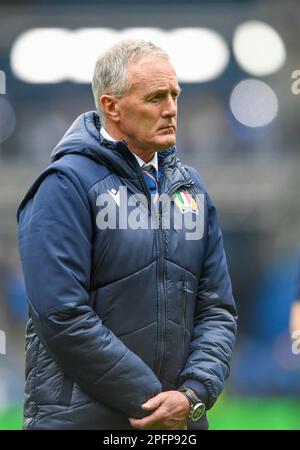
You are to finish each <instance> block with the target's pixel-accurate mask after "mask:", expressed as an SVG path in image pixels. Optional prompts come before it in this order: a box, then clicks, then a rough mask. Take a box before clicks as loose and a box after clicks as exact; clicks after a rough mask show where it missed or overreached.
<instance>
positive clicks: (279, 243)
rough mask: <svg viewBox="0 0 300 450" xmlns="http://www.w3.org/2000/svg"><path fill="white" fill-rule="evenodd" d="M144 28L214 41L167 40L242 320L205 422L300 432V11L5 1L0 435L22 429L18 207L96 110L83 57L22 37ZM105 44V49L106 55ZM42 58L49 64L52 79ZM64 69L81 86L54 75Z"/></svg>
mask: <svg viewBox="0 0 300 450" xmlns="http://www.w3.org/2000/svg"><path fill="white" fill-rule="evenodd" d="M248 21H255V22H254V23H252V24H250V25H251V26H250V25H249V24H247V22H248ZM257 22H259V23H257ZM149 27H150V28H155V29H156V31H157V30H159V31H158V32H159V33H161V32H165V36H166V35H168V33H171V32H172V31H173V32H174V30H175V31H176V30H177V31H176V32H178V29H179V31H180V30H181V32H182V29H187V28H201V29H203V28H204V29H206V30H210V31H212V32H213V34H214V33H217V36H216V35H215V34H214V36H213V37H214V39H212V41H209V39H210V36H211V33H210V32H208V33H207V32H206V34H205V35H203V36H205V39H206V41H205V46H206V50H207V48H209V49H210V51H205V49H204V51H203V48H202V47H201V45H202V44H201V42H200V41H199V42H198V41H197V39H198V38H197V36H198V35H197V32H196V33H195V34H194V35H193V34H191V35H189V36H190V38H189V39H187V36H188V35H187V34H184V33H185V31H183V34H181V35H180V36H181V39H180V38H179V39H178V36H177V41H176V38H175V37H174V40H173V44H174V47H176V46H178V47H176V48H175V50H176V51H175V56H176V55H177V64H178V65H180V64H182V67H180V68H179V67H178V69H179V72H180V73H181V74H182V81H181V85H182V87H183V93H182V96H181V98H180V103H179V130H178V153H179V155H180V156H181V157H182V159H183V160H184V162H186V163H187V164H190V165H193V166H194V167H196V168H197V169H198V170H199V171H200V173H201V175H202V178H203V180H204V182H205V183H206V186H207V188H208V190H209V192H210V193H211V195H212V197H213V198H214V200H215V202H216V204H217V206H218V210H219V215H220V220H221V224H222V228H223V232H224V239H225V248H226V251H227V257H228V263H229V269H230V273H231V277H232V282H233V288H234V295H235V299H236V302H237V306H238V310H239V334H238V340H237V345H236V349H235V353H234V358H233V363H232V373H231V376H230V379H229V380H228V382H227V384H226V389H225V392H224V394H223V395H222V397H221V398H220V399H219V401H218V403H217V404H216V406H215V407H214V409H213V410H212V411H211V412H210V413H209V418H210V422H211V429H299V428H300V400H299V398H300V362H299V361H300V355H294V354H293V353H292V350H291V342H290V340H289V334H288V317H289V310H290V305H291V301H292V298H293V286H294V277H295V270H296V259H297V252H298V249H297V246H298V242H299V231H300V204H299V191H300V177H299V167H300V166H299V163H300V158H299V155H300V153H299V125H300V121H299V119H300V95H296V94H297V91H295V92H294V93H293V92H292V84H293V81H294V80H293V79H292V73H293V72H294V71H295V70H299V69H300V45H299V29H300V4H299V1H285V2H283V1H254V0H244V1H200V0H198V1H196V0H195V1H191V0H189V1H188V2H183V1H178V2H176V1H172V2H171V1H155V0H151V2H148V1H133V0H127V1H121V0H120V1H118V2H115V1H94V2H93V1H90V2H84V3H83V2H80V1H66V0H65V1H52V2H49V1H39V2H31V1H26V2H8V1H7V2H5V1H3V0H2V2H1V6H0V69H1V70H2V71H4V72H5V75H6V93H5V94H4V86H3V83H2V92H1V88H0V92H1V94H3V95H0V330H2V331H4V332H5V334H6V349H5V350H6V354H0V429H19V428H21V423H22V401H23V385H24V328H25V323H26V314H27V309H26V301H25V294H24V286H23V280H22V275H21V273H20V266H19V262H18V250H17V239H16V209H17V205H18V202H19V201H20V199H21V197H22V195H23V193H24V192H25V190H26V188H27V187H28V186H29V185H30V183H31V182H32V180H33V179H34V178H35V177H36V175H37V174H38V173H39V172H40V170H41V169H42V168H43V167H45V166H46V165H47V163H48V160H49V155H50V153H51V150H52V148H53V146H54V145H55V144H56V143H57V141H58V140H59V139H60V137H61V136H62V134H63V133H64V132H65V130H66V129H67V127H68V126H69V125H70V124H71V123H72V121H73V119H74V118H75V117H76V116H77V115H79V114H81V113H82V112H84V111H88V110H91V109H94V106H93V97H92V92H91V88H90V85H89V84H87V83H84V82H83V81H82V79H83V78H80V77H81V76H82V77H84V75H83V74H82V75H80V71H81V70H83V71H84V69H85V71H86V69H87V67H85V65H84V64H83V62H82V61H83V58H84V57H86V55H85V53H86V51H88V50H87V47H84V45H83V46H80V45H79V44H78V45H79V46H77V44H76V41H75V40H73V41H72V44H71V45H70V42H69V44H68V48H67V47H66V48H64V46H63V45H60V44H59V42H61V44H62V41H60V40H59V38H58V41H57V42H58V44H57V45H56V46H54V43H53V42H52V41H51V39H50V38H49V39H50V41H51V42H50V41H49V45H48V46H47V42H46V45H45V36H44V38H43V37H41V36H40V35H39V36H38V35H34V34H32V38H31V40H30V39H29V40H28V41H26V42H27V44H26V42H25V44H24V42H23V43H22V42H21V40H20V39H21V38H22V36H23V37H24V35H23V34H22V33H24V32H25V31H30V30H33V29H36V28H40V29H41V28H51V29H53V28H59V29H65V30H78V29H82V28H84V29H89V28H94V29H95V28H97V29H98V32H99V29H106V31H108V32H109V30H110V32H113V33H114V35H115V36H116V35H119V36H121V33H123V32H124V30H125V29H126V30H127V31H128V30H129V29H132V28H147V30H144V31H142V32H143V36H144V37H145V38H147V36H148V35H147V33H150V35H149V37H150V38H151V37H152V35H153V30H152V31H151V30H149ZM269 27H272V28H271V30H270V28H269ZM52 31H53V30H52ZM139 32H140V31H139ZM151 33H152V34H151ZM243 33H244V34H243ZM247 33H248V34H247ZM264 33H265V34H264ZM122 36H123V35H122ZM174 36H175V35H174ZM193 36H194V37H195V40H196V41H197V42H196V41H195V42H194V41H193ZM52 37H53V36H52ZM198 37H199V36H198ZM27 38H28V35H27ZM39 39H41V40H40V41H39ZM43 39H44V41H43ZM272 39H273V40H272ZM88 40H89V42H91V39H90V38H89V37H87V41H88ZM87 41H86V42H87ZM28 42H29V43H28ZM96 43H97V41H96ZM22 45H23V46H22ZM26 45H27V46H26ZM30 45H31V47H30ZM51 45H52V47H51ZM103 45H104V44H103V42H102V41H101V40H99V51H101V49H102V47H101V46H103ZM94 47H95V40H94ZM96 47H97V45H96ZM41 49H43V51H44V54H46V55H48V56H49V61H50V64H48V65H47V64H46V65H45V66H44V72H43V70H42V69H43V64H45V61H46V59H47V58H46V59H45V58H43V57H41V54H40V53H39V52H40V51H41ZM173 51H174V49H173ZM26 52H27V53H26ZM73 52H74V54H73ZM276 52H277V53H276ZM71 53H72V54H71ZM95 56H96V55H95ZM180 58H183V60H182V61H180ZM49 61H48V62H49ZM191 63H193V64H191ZM69 64H71V65H69ZM189 64H191V66H190V67H191V69H189V67H188V65H189ZM62 67H67V69H66V70H69V72H71V73H73V75H74V77H75V78H76V77H77V80H75V79H74V80H68V79H67V78H68V77H67V76H65V77H64V76H62V74H61V73H60V74H58V75H57V70H60V69H61V68H62ZM193 67H198V73H195V74H192V72H191V71H192V70H193ZM45 68H46V69H45ZM70 68H71V69H72V70H71V69H70ZM208 68H209V70H208ZM52 69H53V74H52V72H51V71H52ZM45 70H46V72H47V73H46V74H47V76H48V79H46V81H45V78H44V79H43V78H42V77H43V76H45ZM189 71H190V72H189ZM201 71H204V73H202V72H201ZM196 72H197V71H196ZM75 73H76V75H75ZM52 75H53V78H52V80H51V76H52ZM85 76H86V75H85ZM30 77H32V78H30ZM39 77H40V78H39ZM60 77H61V78H60ZM189 77H190V79H189ZM43 80H44V81H43ZM244 80H248V81H246V83H243V81H244ZM241 82H242V83H241ZM46 282H49V283H52V282H55V280H47V281H46ZM2 350H3V343H2ZM2 353H4V352H3V351H2Z"/></svg>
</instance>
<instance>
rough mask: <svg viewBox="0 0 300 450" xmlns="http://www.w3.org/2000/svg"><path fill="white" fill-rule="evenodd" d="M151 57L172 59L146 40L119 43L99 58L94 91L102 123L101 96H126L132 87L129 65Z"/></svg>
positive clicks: (103, 115)
mask: <svg viewBox="0 0 300 450" xmlns="http://www.w3.org/2000/svg"><path fill="white" fill-rule="evenodd" d="M149 55H150V56H152V55H153V56H157V57H159V58H164V59H168V60H169V59H170V58H169V55H168V54H167V53H166V52H165V51H164V50H162V49H161V48H159V47H157V46H156V45H154V44H153V43H152V42H147V41H144V40H124V41H119V42H118V43H117V44H115V45H114V46H113V47H111V48H110V49H108V50H106V51H105V52H104V53H102V54H101V55H100V56H99V57H98V59H97V61H96V65H95V68H94V74H93V82H92V89H93V94H94V99H95V105H96V108H97V111H98V114H99V116H100V120H101V123H104V122H105V114H104V112H103V110H102V107H101V104H100V97H101V95H103V94H112V95H115V96H116V97H122V96H123V95H125V94H126V93H127V92H128V91H129V89H130V87H131V86H129V83H128V80H127V77H126V75H127V73H126V71H127V66H128V63H129V62H132V61H138V60H139V59H141V58H142V57H144V56H149Z"/></svg>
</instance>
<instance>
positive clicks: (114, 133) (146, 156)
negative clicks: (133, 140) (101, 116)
mask: <svg viewBox="0 0 300 450" xmlns="http://www.w3.org/2000/svg"><path fill="white" fill-rule="evenodd" d="M103 128H104V130H105V131H106V132H107V133H108V134H109V136H110V137H111V138H112V139H113V140H115V141H120V140H122V139H124V137H123V135H122V133H121V132H120V131H119V130H118V129H115V127H112V126H110V124H109V123H106V124H105V125H103ZM130 151H132V152H133V153H135V154H136V155H137V156H138V157H139V158H141V159H142V160H143V161H144V162H145V163H149V162H150V161H152V160H153V158H154V155H155V152H151V153H149V152H147V151H143V150H138V149H135V148H132V147H130Z"/></svg>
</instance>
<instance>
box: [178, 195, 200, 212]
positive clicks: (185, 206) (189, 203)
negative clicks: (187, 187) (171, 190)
mask: <svg viewBox="0 0 300 450" xmlns="http://www.w3.org/2000/svg"><path fill="white" fill-rule="evenodd" d="M174 201H175V204H176V206H178V208H179V209H180V211H181V212H182V214H185V213H187V212H189V211H191V212H193V213H196V214H199V210H198V207H197V203H196V200H195V199H194V198H193V197H191V195H190V194H189V193H188V192H187V191H177V192H175V195H174Z"/></svg>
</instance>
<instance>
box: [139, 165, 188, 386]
mask: <svg viewBox="0 0 300 450" xmlns="http://www.w3.org/2000/svg"><path fill="white" fill-rule="evenodd" d="M137 165H138V163H137ZM139 169H140V167H139ZM138 173H139V178H140V181H141V184H142V186H143V190H144V192H145V193H146V194H147V198H148V206H149V207H150V211H151V206H152V202H151V194H150V191H149V189H148V186H147V184H146V181H145V179H144V176H143V174H142V171H141V169H140V171H139V172H138ZM193 185H194V182H193V181H192V180H191V181H190V182H189V181H187V182H185V183H184V182H182V181H181V182H179V183H177V184H175V185H174V186H171V188H170V189H169V190H168V192H167V194H168V195H169V196H171V195H172V194H173V193H174V192H176V190H177V189H178V188H179V187H183V186H186V187H191V186H193ZM158 193H159V195H160V189H159V182H158ZM161 216H162V205H161V202H159V212H158V214H157V210H156V209H155V221H156V224H157V220H158V225H159V226H158V230H157V232H158V233H157V235H158V239H157V240H158V248H159V302H158V304H159V313H158V316H159V323H158V326H159V333H158V344H157V353H156V361H155V363H154V371H155V372H156V374H157V376H158V377H162V374H163V371H164V360H165V354H166V335H167V294H166V292H165V258H164V256H165V243H164V236H163V229H162V221H161ZM160 325H161V326H160Z"/></svg>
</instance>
